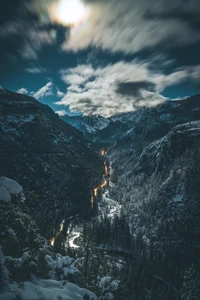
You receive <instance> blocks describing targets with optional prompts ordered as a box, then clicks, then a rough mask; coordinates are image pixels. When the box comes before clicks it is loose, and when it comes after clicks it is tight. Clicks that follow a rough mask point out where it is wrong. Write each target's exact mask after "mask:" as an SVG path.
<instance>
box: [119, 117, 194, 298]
mask: <svg viewBox="0 0 200 300" xmlns="http://www.w3.org/2000/svg"><path fill="white" fill-rule="evenodd" d="M199 146H200V121H194V122H189V123H185V124H181V125H178V126H176V127H174V128H173V129H172V130H171V131H170V132H169V133H168V134H167V135H166V136H164V137H163V138H161V139H158V140H156V141H154V142H153V143H150V144H149V145H147V146H146V147H145V148H144V149H143V151H142V154H141V155H140V157H139V158H138V159H137V160H136V163H135V164H132V169H131V170H129V171H128V172H126V173H124V174H123V175H122V176H120V177H119V182H118V186H117V194H116V195H117V199H118V201H119V202H120V203H121V205H122V208H123V214H124V216H125V217H126V219H127V222H128V224H129V227H130V231H131V234H132V236H133V240H132V246H131V247H132V248H131V250H130V251H131V252H132V253H134V256H135V257H136V260H135V261H134V263H133V271H132V274H131V275H130V276H132V278H133V282H134V285H135V292H136V299H198V295H199V292H200V281H199V278H200V270H199V263H200V256H199V238H200V221H199V214H200V203H199V193H200V189H199V187H200V176H199V174H200V152H199ZM118 163H120V161H118ZM139 274H140V275H139ZM147 291H149V294H147ZM148 295H149V298H148Z"/></svg>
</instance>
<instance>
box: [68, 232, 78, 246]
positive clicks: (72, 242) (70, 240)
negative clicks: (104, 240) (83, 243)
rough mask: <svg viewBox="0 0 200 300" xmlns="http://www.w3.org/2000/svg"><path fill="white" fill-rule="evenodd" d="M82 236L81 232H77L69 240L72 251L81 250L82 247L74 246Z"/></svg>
mask: <svg viewBox="0 0 200 300" xmlns="http://www.w3.org/2000/svg"><path fill="white" fill-rule="evenodd" d="M80 235H81V233H80V232H76V231H74V232H73V236H72V237H71V238H70V239H69V247H70V248H72V249H78V248H80V246H77V245H75V244H74V241H75V240H76V239H77V238H79V237H80Z"/></svg>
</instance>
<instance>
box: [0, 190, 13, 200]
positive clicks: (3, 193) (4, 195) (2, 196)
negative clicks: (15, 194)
mask: <svg viewBox="0 0 200 300" xmlns="http://www.w3.org/2000/svg"><path fill="white" fill-rule="evenodd" d="M0 201H3V202H10V201H11V195H10V193H9V192H8V190H7V189H6V188H5V187H3V186H0Z"/></svg>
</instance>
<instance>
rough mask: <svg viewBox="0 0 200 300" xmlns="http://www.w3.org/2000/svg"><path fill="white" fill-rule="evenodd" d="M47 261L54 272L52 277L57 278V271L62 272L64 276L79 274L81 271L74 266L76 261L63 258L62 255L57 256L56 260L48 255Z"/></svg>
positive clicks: (67, 257)
mask: <svg viewBox="0 0 200 300" xmlns="http://www.w3.org/2000/svg"><path fill="white" fill-rule="evenodd" d="M45 260H46V262H47V265H48V266H49V268H50V269H51V270H52V271H53V272H52V277H53V278H54V277H55V271H56V270H62V271H63V275H64V276H67V275H68V274H74V273H78V272H79V270H78V269H77V268H76V267H75V266H74V263H75V262H74V259H73V258H71V257H69V256H62V255H61V254H58V253H57V254H56V259H55V260H53V259H52V257H51V256H49V255H46V256H45Z"/></svg>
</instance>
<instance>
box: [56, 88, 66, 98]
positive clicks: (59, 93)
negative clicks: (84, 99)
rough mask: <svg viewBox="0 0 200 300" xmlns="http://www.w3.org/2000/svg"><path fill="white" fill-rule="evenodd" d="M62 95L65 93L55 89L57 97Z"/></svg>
mask: <svg viewBox="0 0 200 300" xmlns="http://www.w3.org/2000/svg"><path fill="white" fill-rule="evenodd" d="M64 95H65V94H64V93H63V92H61V91H59V90H57V97H59V98H62V97H64Z"/></svg>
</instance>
